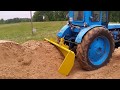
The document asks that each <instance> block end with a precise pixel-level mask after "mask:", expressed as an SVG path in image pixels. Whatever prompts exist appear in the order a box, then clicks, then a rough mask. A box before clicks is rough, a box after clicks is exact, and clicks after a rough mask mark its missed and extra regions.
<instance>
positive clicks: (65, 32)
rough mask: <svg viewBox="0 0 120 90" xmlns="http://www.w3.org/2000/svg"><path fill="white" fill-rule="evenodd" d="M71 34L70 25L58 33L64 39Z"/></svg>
mask: <svg viewBox="0 0 120 90" xmlns="http://www.w3.org/2000/svg"><path fill="white" fill-rule="evenodd" d="M69 33H70V27H69V26H68V25H65V26H64V27H62V29H61V30H60V31H59V32H58V33H57V36H58V37H59V38H62V37H64V36H65V35H66V34H69Z"/></svg>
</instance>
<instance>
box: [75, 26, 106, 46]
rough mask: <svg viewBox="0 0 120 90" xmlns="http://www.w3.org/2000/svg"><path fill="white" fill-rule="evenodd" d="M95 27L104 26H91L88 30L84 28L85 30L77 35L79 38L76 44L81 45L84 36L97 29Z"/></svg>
mask: <svg viewBox="0 0 120 90" xmlns="http://www.w3.org/2000/svg"><path fill="white" fill-rule="evenodd" d="M95 27H103V26H102V25H91V26H89V27H87V28H84V29H82V30H80V32H79V34H78V35H77V37H76V39H75V43H77V44H79V43H81V42H82V39H83V37H84V35H85V34H86V33H87V32H88V31H90V30H92V29H93V28H95ZM104 28H105V27H104Z"/></svg>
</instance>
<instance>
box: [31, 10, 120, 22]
mask: <svg viewBox="0 0 120 90" xmlns="http://www.w3.org/2000/svg"><path fill="white" fill-rule="evenodd" d="M67 14H68V11H36V12H35V13H34V16H33V21H35V22H39V21H65V20H67V18H66V15H67ZM44 17H45V18H44ZM109 21H110V22H120V11H109Z"/></svg>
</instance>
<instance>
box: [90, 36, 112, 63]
mask: <svg viewBox="0 0 120 90" xmlns="http://www.w3.org/2000/svg"><path fill="white" fill-rule="evenodd" d="M109 52H110V42H109V40H108V39H107V38H106V37H105V36H99V37H97V38H95V39H94V40H93V42H92V43H91V44H90V47H89V49H88V58H89V60H90V62H91V63H92V64H93V65H101V64H102V63H103V62H104V61H105V60H106V59H107V57H108V55H109Z"/></svg>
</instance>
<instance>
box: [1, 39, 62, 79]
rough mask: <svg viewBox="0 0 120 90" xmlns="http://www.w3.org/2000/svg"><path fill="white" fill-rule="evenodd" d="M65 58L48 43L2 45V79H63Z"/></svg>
mask: <svg viewBox="0 0 120 90" xmlns="http://www.w3.org/2000/svg"><path fill="white" fill-rule="evenodd" d="M62 60H63V56H62V55H60V53H59V51H58V50H57V49H56V48H55V47H54V46H53V45H51V44H49V43H47V42H39V41H28V42H26V43H24V44H23V45H19V44H17V43H15V42H10V41H5V42H2V41H1V43H0V78H61V77H64V76H62V75H60V74H59V73H58V72H57V69H58V68H59V66H60V64H61V62H62Z"/></svg>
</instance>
